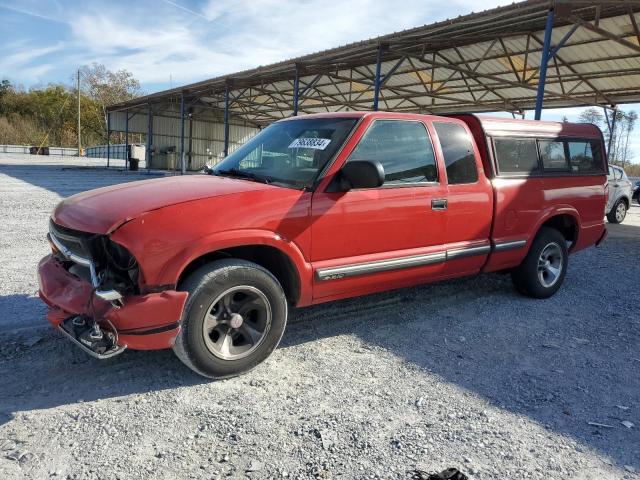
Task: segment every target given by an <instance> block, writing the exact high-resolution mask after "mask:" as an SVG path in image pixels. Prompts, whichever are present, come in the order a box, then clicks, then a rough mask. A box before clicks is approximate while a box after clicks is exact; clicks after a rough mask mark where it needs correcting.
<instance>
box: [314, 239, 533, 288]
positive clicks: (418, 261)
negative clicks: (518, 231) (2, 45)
mask: <svg viewBox="0 0 640 480" xmlns="http://www.w3.org/2000/svg"><path fill="white" fill-rule="evenodd" d="M526 244H527V241H526V240H517V241H513V242H501V243H495V244H493V245H478V246H473V247H464V248H453V249H450V250H446V251H443V252H436V253H428V254H425V255H413V256H410V257H398V258H391V259H388V260H379V261H375V262H366V263H355V264H352V265H344V266H341V267H330V268H320V269H318V270H316V278H317V279H318V280H320V281H326V280H338V279H341V278H347V277H354V276H356V275H366V274H371V273H380V272H386V271H389V270H400V269H404V268H412V267H422V266H425V265H433V264H436V263H443V262H446V261H447V260H457V259H459V258H466V257H473V256H476V255H488V254H489V253H490V252H491V251H492V250H493V251H494V252H505V251H508V250H514V249H517V248H523V247H524V246H525V245H526Z"/></svg>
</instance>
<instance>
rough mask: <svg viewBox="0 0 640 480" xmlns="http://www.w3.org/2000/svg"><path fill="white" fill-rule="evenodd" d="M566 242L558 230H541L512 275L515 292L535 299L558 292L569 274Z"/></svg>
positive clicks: (546, 228) (545, 228)
mask: <svg viewBox="0 0 640 480" xmlns="http://www.w3.org/2000/svg"><path fill="white" fill-rule="evenodd" d="M568 258H569V255H568V250H567V242H566V240H565V238H564V236H563V235H562V234H561V233H560V232H559V231H558V230H556V229H554V228H549V227H542V228H541V229H540V231H539V232H538V235H537V236H536V238H535V239H534V241H533V244H532V245H531V248H530V249H529V253H528V254H527V256H526V257H525V259H524V261H523V262H522V263H521V264H520V265H519V266H518V267H516V268H515V269H513V271H512V272H511V279H512V280H513V284H514V286H515V287H516V290H518V292H520V293H521V294H523V295H526V296H528V297H533V298H549V297H550V296H551V295H553V294H554V293H556V292H557V291H558V289H559V288H560V286H561V285H562V282H563V281H564V277H565V275H566V273H567V264H568Z"/></svg>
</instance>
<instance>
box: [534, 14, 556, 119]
mask: <svg viewBox="0 0 640 480" xmlns="http://www.w3.org/2000/svg"><path fill="white" fill-rule="evenodd" d="M553 16H554V13H553V9H551V10H549V13H547V25H546V26H545V29H544V44H543V46H542V58H541V59H540V78H539V80H538V95H537V97H536V113H535V119H536V120H540V117H541V116H542V103H543V101H544V87H545V83H546V81H547V64H548V63H549V58H550V57H549V49H550V48H551V33H552V31H553Z"/></svg>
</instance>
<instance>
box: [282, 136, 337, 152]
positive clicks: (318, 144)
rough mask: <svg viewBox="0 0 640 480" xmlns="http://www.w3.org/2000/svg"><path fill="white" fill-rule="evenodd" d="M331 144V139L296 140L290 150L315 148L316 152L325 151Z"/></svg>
mask: <svg viewBox="0 0 640 480" xmlns="http://www.w3.org/2000/svg"><path fill="white" fill-rule="evenodd" d="M330 143H331V139H330V138H296V139H295V140H294V141H293V142H291V145H289V148H313V149H314V150H324V149H325V148H327V146H328V145H329V144H330Z"/></svg>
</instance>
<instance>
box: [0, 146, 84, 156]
mask: <svg viewBox="0 0 640 480" xmlns="http://www.w3.org/2000/svg"><path fill="white" fill-rule="evenodd" d="M33 146H34V145H0V153H24V154H27V155H28V154H29V150H30V149H31V147H33ZM49 155H59V156H63V157H77V156H78V149H77V148H66V147H49Z"/></svg>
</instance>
